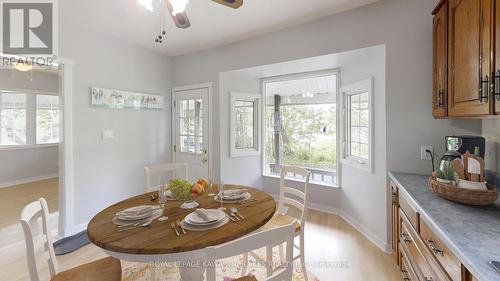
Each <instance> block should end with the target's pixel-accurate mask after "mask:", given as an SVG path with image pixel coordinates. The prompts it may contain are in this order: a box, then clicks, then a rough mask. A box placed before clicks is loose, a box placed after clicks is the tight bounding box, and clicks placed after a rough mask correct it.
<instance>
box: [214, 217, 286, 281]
mask: <svg viewBox="0 0 500 281" xmlns="http://www.w3.org/2000/svg"><path fill="white" fill-rule="evenodd" d="M294 231H295V225H294V224H288V225H284V226H281V227H277V228H274V229H270V230H266V231H262V232H257V233H255V234H250V235H248V236H245V237H242V238H239V239H237V240H234V241H231V242H229V243H226V244H222V245H218V246H212V247H207V248H206V265H207V270H206V277H207V281H215V272H216V266H215V265H216V261H217V260H220V259H224V258H228V257H232V256H236V255H239V254H242V253H246V252H249V251H253V250H256V249H259V248H262V247H266V246H267V245H276V244H283V243H286V260H285V263H284V264H283V266H282V267H281V268H280V269H279V270H276V271H275V272H274V273H273V275H272V276H270V277H268V279H266V280H267V281H290V280H292V270H293V264H292V263H293V237H294ZM262 281H263V280H262Z"/></svg>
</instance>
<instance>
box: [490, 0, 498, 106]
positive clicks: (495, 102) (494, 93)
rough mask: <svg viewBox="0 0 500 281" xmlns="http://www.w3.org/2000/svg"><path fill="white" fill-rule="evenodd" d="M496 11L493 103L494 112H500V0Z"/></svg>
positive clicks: (496, 0)
mask: <svg viewBox="0 0 500 281" xmlns="http://www.w3.org/2000/svg"><path fill="white" fill-rule="evenodd" d="M494 6H495V7H494V8H495V9H494V11H495V12H494V13H495V17H494V18H495V20H494V23H493V29H494V34H495V36H494V37H495V40H494V46H495V47H494V53H493V58H494V62H495V65H494V71H493V72H492V74H491V75H492V76H493V80H492V93H491V96H492V99H493V100H492V102H491V103H492V105H493V109H492V111H493V113H494V114H500V0H495V2H494Z"/></svg>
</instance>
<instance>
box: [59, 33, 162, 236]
mask: <svg viewBox="0 0 500 281" xmlns="http://www.w3.org/2000/svg"><path fill="white" fill-rule="evenodd" d="M61 29H62V30H61V31H60V32H61V36H60V38H61V56H62V57H65V58H69V59H72V60H75V62H76V65H75V67H74V73H73V108H72V110H73V118H74V119H73V132H74V136H73V140H74V173H75V174H74V189H75V191H74V214H75V217H74V221H75V225H76V226H78V225H79V224H86V223H87V222H88V221H89V220H90V219H91V218H92V216H93V215H95V214H96V213H97V212H99V211H100V210H102V209H104V208H105V207H107V206H109V205H110V204H112V203H116V202H117V201H120V200H123V199H125V198H127V197H130V196H133V195H137V194H140V193H143V192H144V191H145V186H144V176H143V167H144V166H145V165H148V164H152V163H158V162H164V161H170V152H169V151H168V150H167V148H169V147H170V132H171V130H170V112H171V106H170V97H171V94H170V91H171V83H170V79H171V68H170V59H169V58H166V57H165V56H162V55H159V54H156V53H153V52H151V51H148V50H144V49H141V48H138V47H135V46H131V45H130V44H127V43H124V42H121V41H119V40H117V39H112V38H109V37H108V36H104V35H100V34H97V33H95V32H91V31H88V30H86V29H84V28H80V27H77V26H73V25H69V24H64V25H61ZM90 86H99V87H104V88H111V89H120V90H127V91H136V92H143V93H151V94H159V95H163V96H164V97H165V102H166V108H165V110H163V111H160V112H157V111H131V110H129V111H128V110H108V109H97V108H91V107H90V104H89V103H90V96H89V87H90ZM101 130H113V131H114V135H115V137H114V139H112V140H105V141H103V140H101V139H100V137H99V135H100V131H101Z"/></svg>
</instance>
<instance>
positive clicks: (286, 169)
mask: <svg viewBox="0 0 500 281" xmlns="http://www.w3.org/2000/svg"><path fill="white" fill-rule="evenodd" d="M287 174H293V175H294V176H296V175H300V176H301V177H302V178H303V179H304V191H301V190H299V189H296V188H291V187H287V186H286V185H285V176H286V175H287ZM310 176H311V173H310V172H309V171H307V170H306V169H304V168H301V167H297V166H281V174H280V198H279V202H278V211H277V212H276V214H275V215H274V217H273V218H272V219H271V220H270V221H269V222H268V223H266V225H264V226H263V228H262V229H263V230H266V229H270V228H275V227H278V226H280V225H284V224H289V223H295V237H297V236H298V237H299V240H300V242H299V243H300V244H299V245H298V246H297V245H295V244H294V247H295V248H297V249H298V250H299V251H300V254H299V255H297V256H296V257H294V258H293V260H294V261H295V260H296V259H299V258H300V261H301V265H302V272H303V274H304V280H306V281H308V276H307V272H306V264H305V245H304V244H305V243H304V228H305V223H306V216H307V201H308V199H309V198H308V192H307V191H308V186H309V180H310ZM289 195H292V196H289ZM289 206H292V207H295V208H296V209H297V211H299V212H300V214H299V216H298V217H297V218H295V217H291V216H288V215H286V212H287V209H288V207H289ZM276 245H278V247H279V255H280V259H281V261H283V245H282V244H281V245H280V244H275V245H269V246H268V247H266V261H263V260H262V259H261V258H260V257H259V256H257V255H256V254H255V253H253V252H249V253H245V254H243V262H244V266H243V268H242V274H243V275H246V270H247V268H246V266H245V265H246V264H247V261H248V255H249V254H250V255H252V256H253V257H254V258H255V259H257V260H259V261H261V262H265V264H266V265H267V276H270V275H271V274H272V272H273V269H272V264H273V263H272V257H273V252H272V251H273V247H274V246H276Z"/></svg>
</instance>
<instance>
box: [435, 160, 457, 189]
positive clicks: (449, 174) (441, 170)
mask: <svg viewBox="0 0 500 281" xmlns="http://www.w3.org/2000/svg"><path fill="white" fill-rule="evenodd" d="M434 176H435V177H436V180H437V181H438V182H442V183H447V184H452V183H453V182H454V181H455V170H454V169H453V165H452V164H451V162H444V163H442V164H441V165H440V166H438V168H437V169H436V171H434Z"/></svg>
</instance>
